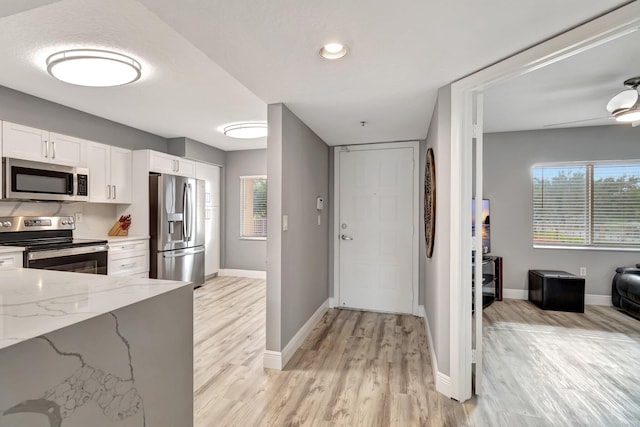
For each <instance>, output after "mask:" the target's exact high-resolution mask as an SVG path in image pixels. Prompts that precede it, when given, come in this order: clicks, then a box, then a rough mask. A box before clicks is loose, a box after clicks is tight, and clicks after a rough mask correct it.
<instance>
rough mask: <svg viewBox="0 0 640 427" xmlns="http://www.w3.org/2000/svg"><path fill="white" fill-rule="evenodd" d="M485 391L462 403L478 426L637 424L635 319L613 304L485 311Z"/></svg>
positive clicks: (520, 304) (639, 350) (639, 390)
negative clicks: (577, 308)
mask: <svg viewBox="0 0 640 427" xmlns="http://www.w3.org/2000/svg"><path fill="white" fill-rule="evenodd" d="M483 337H484V341H483V342H484V352H483V355H484V359H483V360H484V370H483V371H484V378H485V383H484V388H483V389H482V393H481V394H480V396H479V397H478V398H477V399H474V400H472V401H471V402H468V403H467V404H465V407H466V409H467V413H468V416H469V419H470V421H471V423H473V424H476V425H482V426H485V425H486V426H640V321H639V320H636V319H634V318H632V317H630V316H627V315H625V314H623V313H620V312H618V311H617V310H615V309H614V308H612V307H602V306H586V309H585V313H584V314H581V313H566V312H558V311H546V310H541V309H539V308H537V307H536V306H534V305H533V304H530V303H529V302H528V301H521V300H505V301H502V302H495V303H493V304H492V305H491V306H489V307H488V308H487V309H485V310H484V334H483Z"/></svg>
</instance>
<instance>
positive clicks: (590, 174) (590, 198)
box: [529, 159, 640, 252]
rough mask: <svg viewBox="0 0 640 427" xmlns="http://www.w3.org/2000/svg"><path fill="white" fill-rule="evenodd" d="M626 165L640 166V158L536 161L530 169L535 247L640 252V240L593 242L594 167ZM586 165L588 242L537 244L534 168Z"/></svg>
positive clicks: (533, 244)
mask: <svg viewBox="0 0 640 427" xmlns="http://www.w3.org/2000/svg"><path fill="white" fill-rule="evenodd" d="M616 165H620V166H624V165H637V166H638V167H639V168H640V159H630V160H580V161H563V162H541V163H534V164H533V165H532V166H531V169H530V171H529V183H530V185H531V193H530V194H531V199H530V201H531V232H530V236H531V241H532V246H533V249H571V250H587V251H615V252H640V242H639V243H636V244H627V245H621V246H615V245H610V244H598V243H593V227H594V224H593V222H594V209H593V206H594V203H595V202H594V167H596V166H616ZM563 166H566V167H572V166H573V167H576V166H581V167H585V170H586V176H585V181H586V182H585V193H586V200H585V210H586V211H585V216H586V224H585V226H586V241H587V243H586V244H576V245H571V244H566V243H561V244H557V245H552V244H536V243H535V241H534V228H535V213H534V209H535V205H534V191H535V190H534V184H533V179H534V169H535V168H540V167H563Z"/></svg>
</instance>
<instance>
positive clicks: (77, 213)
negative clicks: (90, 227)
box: [75, 212, 82, 224]
mask: <svg viewBox="0 0 640 427" xmlns="http://www.w3.org/2000/svg"><path fill="white" fill-rule="evenodd" d="M75 217H76V224H78V223H80V222H82V212H76V215H75Z"/></svg>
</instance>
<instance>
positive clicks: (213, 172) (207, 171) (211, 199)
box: [196, 162, 220, 206]
mask: <svg viewBox="0 0 640 427" xmlns="http://www.w3.org/2000/svg"><path fill="white" fill-rule="evenodd" d="M196 178H197V179H203V180H204V181H205V189H204V203H205V206H219V205H220V168H219V167H218V166H213V165H208V164H206V163H200V162H196Z"/></svg>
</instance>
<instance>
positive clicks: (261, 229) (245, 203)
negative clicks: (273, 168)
mask: <svg viewBox="0 0 640 427" xmlns="http://www.w3.org/2000/svg"><path fill="white" fill-rule="evenodd" d="M240 203H241V206H240V237H242V238H266V237H267V177H266V176H243V177H240Z"/></svg>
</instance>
